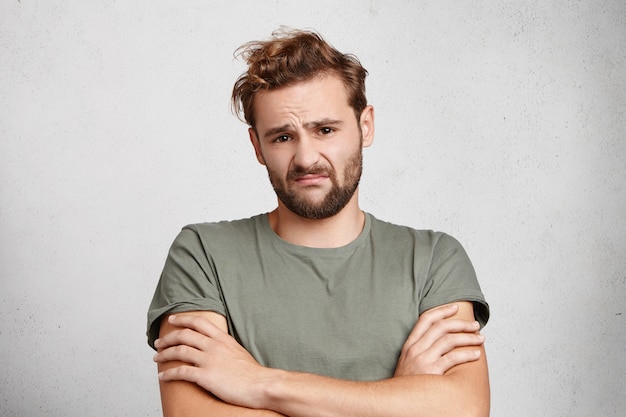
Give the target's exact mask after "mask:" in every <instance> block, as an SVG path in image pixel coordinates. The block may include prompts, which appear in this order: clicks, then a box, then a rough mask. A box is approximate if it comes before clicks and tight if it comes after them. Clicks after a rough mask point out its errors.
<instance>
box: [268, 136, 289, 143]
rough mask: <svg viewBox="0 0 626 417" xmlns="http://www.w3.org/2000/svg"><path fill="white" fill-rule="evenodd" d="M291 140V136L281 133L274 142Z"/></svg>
mask: <svg viewBox="0 0 626 417" xmlns="http://www.w3.org/2000/svg"><path fill="white" fill-rule="evenodd" d="M289 140H291V137H289V136H287V135H280V136H278V137H277V138H275V139H274V140H273V141H272V142H274V143H283V142H287V141H289Z"/></svg>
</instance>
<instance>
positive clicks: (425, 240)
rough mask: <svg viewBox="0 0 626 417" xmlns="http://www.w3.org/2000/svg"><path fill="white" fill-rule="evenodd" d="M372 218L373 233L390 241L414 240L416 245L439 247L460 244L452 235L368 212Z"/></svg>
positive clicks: (404, 241) (403, 241)
mask: <svg viewBox="0 0 626 417" xmlns="http://www.w3.org/2000/svg"><path fill="white" fill-rule="evenodd" d="M368 216H369V217H370V219H371V225H372V226H371V228H372V233H373V235H374V236H375V237H377V238H381V239H388V240H390V241H396V240H400V241H401V242H402V243H406V242H407V241H410V242H413V243H414V244H415V245H419V246H428V247H433V248H434V247H437V246H441V245H442V246H449V245H458V244H459V243H458V241H457V240H456V239H455V238H453V237H452V236H450V235H448V234H446V233H444V232H440V231H435V230H430V229H416V228H414V227H411V226H404V225H399V224H395V223H391V222H387V221H384V220H380V219H378V218H376V217H374V216H373V215H372V214H368Z"/></svg>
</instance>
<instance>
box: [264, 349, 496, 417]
mask: <svg viewBox="0 0 626 417" xmlns="http://www.w3.org/2000/svg"><path fill="white" fill-rule="evenodd" d="M483 358H484V355H483ZM483 360H484V359H483ZM466 365H467V366H466ZM464 367H466V368H473V369H463V368H464ZM457 368H458V369H453V370H451V371H450V372H449V373H447V374H446V375H414V376H404V377H395V378H390V379H386V380H382V381H373V382H352V381H343V380H336V379H331V378H326V377H321V376H317V375H312V374H304V373H290V372H280V373H279V374H278V378H277V379H276V380H274V382H273V383H272V384H270V385H268V386H267V387H266V396H265V398H266V400H267V403H266V404H264V405H263V406H264V407H265V408H268V409H272V410H276V411H278V412H281V413H283V414H285V415H289V416H291V417H314V416H342V417H350V416H355V417H368V416H411V417H419V416H429V417H433V416H455V417H457V416H476V417H478V416H480V417H484V416H488V415H489V382H488V377H487V374H486V372H487V371H486V363H483V364H482V365H481V364H476V363H472V364H464V365H461V366H459V367H457ZM477 368H482V369H477ZM477 371H478V372H477Z"/></svg>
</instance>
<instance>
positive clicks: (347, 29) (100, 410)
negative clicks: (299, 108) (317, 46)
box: [0, 0, 626, 417]
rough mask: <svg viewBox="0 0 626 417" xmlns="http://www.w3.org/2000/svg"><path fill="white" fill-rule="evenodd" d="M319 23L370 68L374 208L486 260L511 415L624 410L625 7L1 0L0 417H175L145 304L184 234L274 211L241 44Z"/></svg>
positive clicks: (368, 183)
mask: <svg viewBox="0 0 626 417" xmlns="http://www.w3.org/2000/svg"><path fill="white" fill-rule="evenodd" d="M279 25H289V26H294V27H312V28H316V29H318V30H319V31H320V32H321V33H322V34H323V35H324V36H325V37H326V38H327V39H328V40H329V41H330V42H331V43H333V44H334V45H335V46H337V47H338V48H339V49H341V50H344V51H348V52H354V53H355V54H357V55H358V56H359V57H360V58H361V60H362V62H363V63H364V65H365V66H366V67H367V68H368V70H369V71H370V74H371V76H370V77H369V79H368V89H369V90H368V91H369V99H370V101H371V102H372V103H373V104H374V105H375V106H376V115H377V138H376V142H375V144H374V146H373V147H372V148H370V149H369V150H367V151H366V156H365V158H366V162H365V163H366V167H365V175H364V179H363V185H362V197H363V198H362V205H363V207H364V208H365V209H366V210H368V211H371V212H372V213H374V214H376V215H377V216H378V217H380V218H384V219H387V220H390V221H394V222H399V223H404V224H409V225H412V226H414V227H418V228H434V229H438V230H444V231H447V232H449V233H451V234H452V235H454V236H456V237H457V238H458V239H459V240H461V242H462V243H463V244H464V245H465V246H466V248H467V250H468V252H469V254H470V256H471V257H472V259H473V261H474V263H475V267H476V269H477V271H478V273H479V276H480V280H481V284H482V286H483V289H484V292H485V294H486V295H487V297H488V299H489V301H490V304H491V307H492V319H491V321H490V323H489V325H488V327H487V328H486V329H485V334H486V335H487V349H488V356H489V361H490V372H491V382H492V397H493V399H492V415H493V416H496V417H517V416H519V417H528V416H533V417H535V416H551V417H552V416H568V417H572V416H581V417H582V416H622V415H623V414H624V411H625V410H626V399H625V398H626V396H624V387H625V386H626V361H625V360H624V355H623V349H624V344H625V342H626V324H625V321H626V314H625V313H626V311H625V310H626V309H625V307H624V303H625V302H624V299H625V297H626V238H625V236H626V222H625V217H626V216H625V213H626V192H625V186H626V156H625V154H626V139H625V137H624V136H625V132H626V87H625V85H626V68H625V66H626V65H625V63H626V61H625V59H626V6H625V3H624V2H622V1H619V0H615V1H610V0H603V1H591V0H584V1H506V2H498V1H486V0H483V1H471V2H470V1H450V2H441V1H408V0H406V1H385V0H377V1H366V0H349V1H335V0H332V1H316V2H298V1H293V2H292V1H282V0H276V1H267V2H261V1H184V2H180V1H162V0H160V1H152V0H151V1H148V0H143V1H132V2H131V1H121V0H109V1H99V2H96V1H82V0H80V1H79V0H75V1H34V0H21V1H17V0H5V1H3V2H2V3H0V248H1V250H0V319H1V320H2V322H3V323H2V324H1V325H0V352H1V353H0V415H2V416H158V415H159V414H160V404H159V397H158V388H157V381H156V373H155V366H154V365H153V364H152V361H151V357H152V351H151V350H150V349H149V348H148V346H147V345H146V342H145V337H144V332H145V313H146V309H147V307H148V304H149V301H150V298H151V295H152V291H153V289H154V286H155V284H156V281H157V279H158V276H159V273H160V270H161V267H162V265H163V261H164V259H165V255H166V251H167V249H168V247H169V245H170V243H171V241H172V239H173V238H174V236H175V235H176V233H177V232H178V230H179V229H180V227H181V226H183V225H184V224H187V223H192V222H198V221H205V220H219V219H232V218H238V217H243V216H248V215H252V214H256V213H258V212H261V211H266V210H270V209H272V208H273V206H274V197H273V194H272V191H271V188H270V187H269V185H268V181H267V179H266V175H265V172H264V170H263V168H262V167H261V166H259V165H258V164H257V163H256V161H255V158H254V156H253V152H252V148H251V147H250V146H249V144H248V140H247V136H246V127H245V126H244V125H243V124H241V123H240V122H239V121H237V120H236V118H235V117H233V116H232V115H231V114H230V110H229V101H228V99H229V93H230V89H231V86H232V84H233V82H234V80H235V79H236V77H237V76H238V75H239V73H240V72H241V71H242V68H243V67H242V64H241V63H240V62H237V61H234V60H233V57H232V53H233V51H234V49H235V48H236V47H237V46H239V45H240V44H242V43H243V42H245V41H248V40H252V39H258V38H264V37H266V36H268V35H269V33H270V32H271V31H272V30H273V29H275V28H277V27H278V26H279Z"/></svg>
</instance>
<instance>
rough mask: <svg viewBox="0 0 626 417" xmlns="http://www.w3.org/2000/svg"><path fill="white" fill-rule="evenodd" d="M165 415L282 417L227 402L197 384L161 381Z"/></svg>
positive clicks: (266, 411) (191, 416) (167, 416)
mask: <svg viewBox="0 0 626 417" xmlns="http://www.w3.org/2000/svg"><path fill="white" fill-rule="evenodd" d="M160 388H161V404H162V407H163V416H164V417H215V416H219V417H239V416H241V417H282V416H283V415H282V414H279V413H277V412H275V411H270V410H260V409H259V410H256V409H251V408H245V407H239V406H236V405H232V404H228V403H225V402H224V401H222V400H220V399H219V398H216V397H215V396H213V395H212V394H211V393H209V392H207V391H205V390H204V389H202V388H201V387H199V386H198V385H196V384H193V383H190V382H185V381H169V382H161V384H160Z"/></svg>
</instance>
